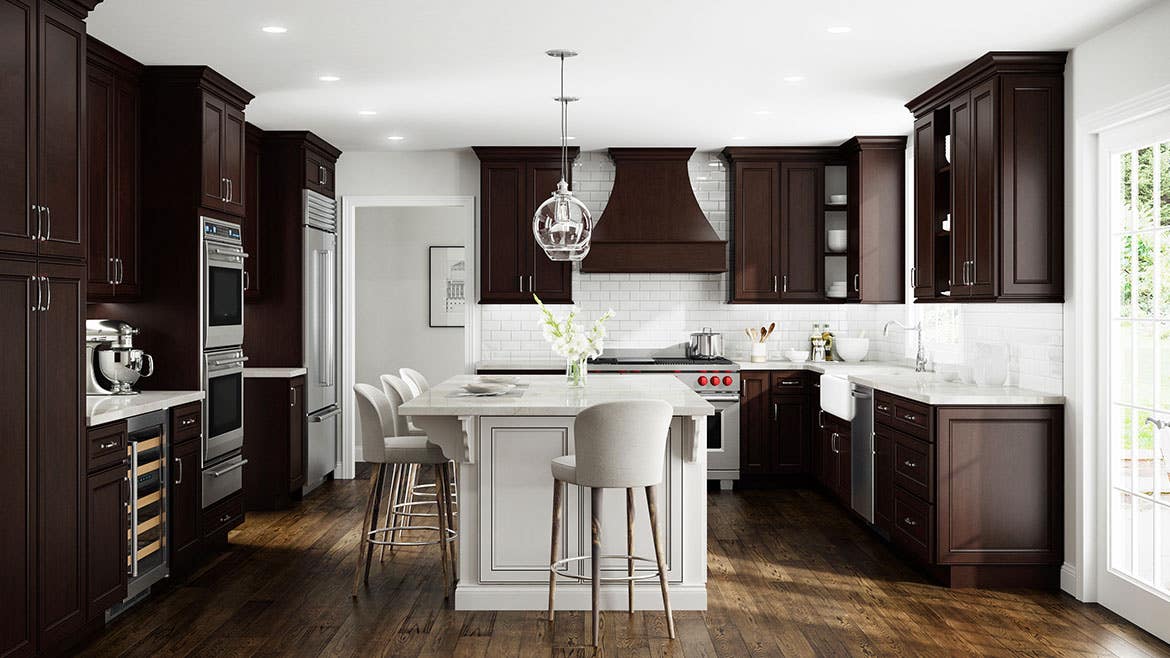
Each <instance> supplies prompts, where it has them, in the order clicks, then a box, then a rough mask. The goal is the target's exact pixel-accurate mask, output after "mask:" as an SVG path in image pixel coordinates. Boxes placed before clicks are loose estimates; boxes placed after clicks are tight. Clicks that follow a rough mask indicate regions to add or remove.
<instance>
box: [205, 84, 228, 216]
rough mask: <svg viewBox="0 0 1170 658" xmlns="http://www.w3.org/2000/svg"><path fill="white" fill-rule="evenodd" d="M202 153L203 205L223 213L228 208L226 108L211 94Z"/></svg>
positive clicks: (206, 107)
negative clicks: (225, 157)
mask: <svg viewBox="0 0 1170 658" xmlns="http://www.w3.org/2000/svg"><path fill="white" fill-rule="evenodd" d="M202 112H203V151H202V160H201V161H200V172H201V173H200V179H201V181H202V182H201V183H200V187H199V189H200V190H201V193H200V204H202V205H203V206H204V207H206V208H213V209H215V210H223V209H224V207H225V206H226V205H227V201H226V199H227V184H226V183H225V182H224V176H223V131H224V124H225V122H226V117H225V116H224V114H225V113H226V112H227V106H226V105H225V104H224V102H223V101H221V100H220V99H218V98H216V97H215V96H212V95H210V94H203V110H202Z"/></svg>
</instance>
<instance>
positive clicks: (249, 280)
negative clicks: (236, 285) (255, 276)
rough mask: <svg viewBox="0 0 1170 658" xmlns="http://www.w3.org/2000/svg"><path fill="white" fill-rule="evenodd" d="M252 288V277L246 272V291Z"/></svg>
mask: <svg viewBox="0 0 1170 658" xmlns="http://www.w3.org/2000/svg"><path fill="white" fill-rule="evenodd" d="M251 287H252V277H250V276H248V270H244V290H247V289H248V288H251Z"/></svg>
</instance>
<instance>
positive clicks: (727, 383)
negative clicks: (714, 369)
mask: <svg viewBox="0 0 1170 658" xmlns="http://www.w3.org/2000/svg"><path fill="white" fill-rule="evenodd" d="M723 385H724V386H731V375H724V376H723Z"/></svg>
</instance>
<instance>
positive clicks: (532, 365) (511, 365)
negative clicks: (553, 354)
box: [475, 359, 565, 371]
mask: <svg viewBox="0 0 1170 658" xmlns="http://www.w3.org/2000/svg"><path fill="white" fill-rule="evenodd" d="M475 369H476V370H557V371H564V369H565V362H564V361H563V360H561V361H556V360H554V359H549V360H548V361H478V362H476V364H475Z"/></svg>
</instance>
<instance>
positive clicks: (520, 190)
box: [474, 146, 579, 304]
mask: <svg viewBox="0 0 1170 658" xmlns="http://www.w3.org/2000/svg"><path fill="white" fill-rule="evenodd" d="M474 150H475V154H476V155H477V156H479V160H480V196H481V197H482V201H481V204H480V213H481V215H480V247H481V249H480V295H479V296H480V299H479V301H480V303H484V304H513V303H521V304H523V303H533V300H532V295H533V294H534V293H535V294H537V295H539V296H540V298H541V300H542V301H545V302H548V303H571V302H572V301H573V267H572V264H571V263H558V262H553V261H551V260H549V258H548V256H546V255H545V253H544V251H543V250H542V249H541V248H540V247H539V246H538V245H537V244H536V240H535V238H534V237H533V235H532V216H533V215H535V214H536V209H537V208H538V207H539V206H540V204H542V203H544V202H545V200H546V199H548V197H549V195H550V194H552V192H553V191H554V190H555V189H556V186H557V183H558V182H559V181H560V179H561V150H560V148H557V147H506V146H503V147H501V146H477V147H475V149H474ZM578 152H579V149H578V148H576V147H573V148H570V149H569V154H568V155H569V160H570V162H571V161H572V160H573V159H575V158H576V157H577V153H578ZM569 178H570V180H569V183H570V185H571V184H572V180H571V179H572V170H570V171H569Z"/></svg>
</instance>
